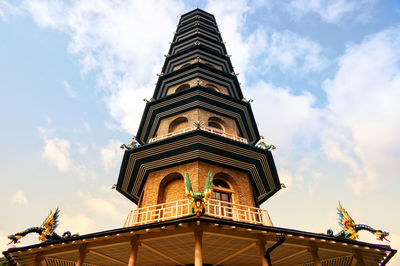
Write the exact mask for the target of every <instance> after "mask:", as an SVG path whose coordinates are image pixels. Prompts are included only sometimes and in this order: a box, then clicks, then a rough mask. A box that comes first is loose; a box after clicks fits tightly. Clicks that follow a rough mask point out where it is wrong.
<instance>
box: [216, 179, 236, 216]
mask: <svg viewBox="0 0 400 266" xmlns="http://www.w3.org/2000/svg"><path fill="white" fill-rule="evenodd" d="M224 176H227V175H225V174H222V173H221V174H217V175H215V177H214V180H213V194H212V198H213V199H214V200H217V201H220V203H218V204H215V205H216V208H215V214H216V215H221V216H222V217H227V218H229V217H232V215H233V210H232V201H233V200H232V193H233V190H232V188H231V187H230V186H229V184H228V183H227V182H226V181H225V180H224V179H222V178H223V177H224Z"/></svg>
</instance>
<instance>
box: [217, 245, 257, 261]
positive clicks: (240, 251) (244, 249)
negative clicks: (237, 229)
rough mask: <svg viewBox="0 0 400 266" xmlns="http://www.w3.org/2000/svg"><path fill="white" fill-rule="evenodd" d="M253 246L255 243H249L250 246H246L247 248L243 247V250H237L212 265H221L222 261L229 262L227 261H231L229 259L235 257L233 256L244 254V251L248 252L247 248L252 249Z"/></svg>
mask: <svg viewBox="0 0 400 266" xmlns="http://www.w3.org/2000/svg"><path fill="white" fill-rule="evenodd" d="M255 245H256V242H253V243H251V244H250V245H247V246H245V247H244V248H241V249H239V250H238V251H236V252H234V253H232V254H231V255H229V256H227V257H225V258H223V259H222V260H220V261H218V262H217V263H215V264H214V265H218V264H221V263H223V262H224V261H227V260H229V259H231V258H233V257H235V256H237V255H239V254H240V253H242V252H245V251H246V250H248V249H249V248H252V247H254V246H255Z"/></svg>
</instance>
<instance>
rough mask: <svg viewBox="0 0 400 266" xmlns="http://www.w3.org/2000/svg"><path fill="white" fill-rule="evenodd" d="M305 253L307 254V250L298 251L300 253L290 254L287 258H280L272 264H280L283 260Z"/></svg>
mask: <svg viewBox="0 0 400 266" xmlns="http://www.w3.org/2000/svg"><path fill="white" fill-rule="evenodd" d="M306 252H307V249H303V250H300V251H298V252H296V253H293V254H290V255H289V256H286V257H283V258H280V259H279V260H274V264H275V263H279V262H282V261H285V260H287V259H290V258H293V257H296V256H298V255H301V254H303V253H306Z"/></svg>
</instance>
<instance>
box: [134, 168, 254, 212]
mask: <svg viewBox="0 0 400 266" xmlns="http://www.w3.org/2000/svg"><path fill="white" fill-rule="evenodd" d="M208 171H211V173H212V176H213V177H214V176H215V175H217V176H218V175H219V176H222V179H224V180H225V181H226V182H227V183H228V184H229V185H230V186H231V188H232V190H233V191H234V192H233V194H232V200H233V202H234V203H237V204H242V205H247V206H256V205H255V203H254V197H253V188H252V186H251V183H250V181H249V177H248V175H247V173H245V172H241V171H237V170H233V169H230V168H225V167H221V166H217V165H213V164H210V163H205V162H201V161H198V162H192V163H187V164H183V165H179V166H175V167H171V168H167V169H163V170H160V171H156V172H152V173H150V174H149V176H148V178H147V181H146V184H145V187H144V190H143V191H144V192H143V200H142V202H141V206H140V207H145V206H151V205H155V204H159V203H162V202H171V201H175V200H179V199H185V198H186V196H185V187H184V182H183V177H184V176H185V174H186V173H189V177H190V181H191V183H192V188H193V191H197V190H200V191H201V192H203V191H204V184H205V181H206V178H207V174H208ZM171 176H172V177H174V178H171ZM165 178H166V179H169V180H167V181H165ZM163 180H164V181H163Z"/></svg>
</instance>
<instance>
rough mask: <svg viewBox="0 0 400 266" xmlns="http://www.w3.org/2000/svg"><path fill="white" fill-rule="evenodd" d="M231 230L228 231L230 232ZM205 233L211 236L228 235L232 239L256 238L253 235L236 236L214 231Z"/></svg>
mask: <svg viewBox="0 0 400 266" xmlns="http://www.w3.org/2000/svg"><path fill="white" fill-rule="evenodd" d="M232 231H233V230H231V231H230V232H232ZM204 234H205V235H211V236H219V237H230V238H234V239H241V240H250V241H255V240H257V238H255V237H245V236H236V235H229V234H226V233H225V234H222V233H214V232H204Z"/></svg>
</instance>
